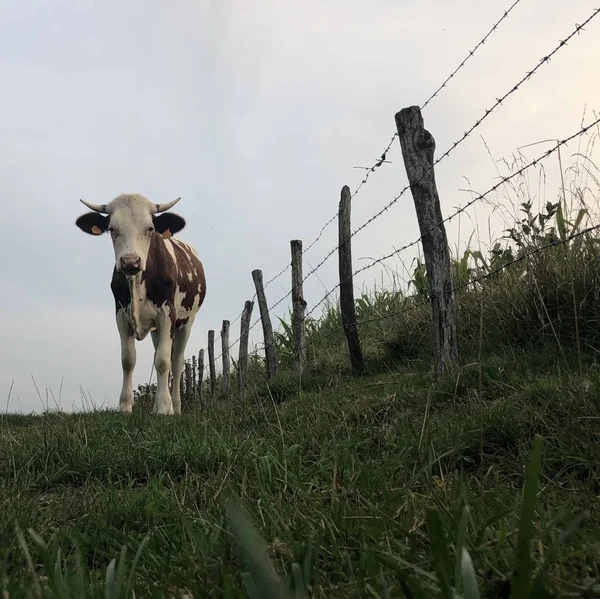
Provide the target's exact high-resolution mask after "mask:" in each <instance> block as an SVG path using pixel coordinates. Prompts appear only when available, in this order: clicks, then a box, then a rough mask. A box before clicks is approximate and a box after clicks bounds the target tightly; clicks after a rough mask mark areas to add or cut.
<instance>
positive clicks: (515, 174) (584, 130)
mask: <svg viewBox="0 0 600 599" xmlns="http://www.w3.org/2000/svg"><path fill="white" fill-rule="evenodd" d="M598 124H600V118H598V119H596V120H595V121H593V122H592V123H590V124H589V125H587V126H585V127H582V128H581V129H580V130H579V131H577V132H576V133H573V135H570V136H569V137H566V138H565V139H563V140H561V141H559V142H557V143H556V145H554V146H553V147H552V148H550V149H549V150H547V151H546V152H544V153H543V154H541V155H540V156H538V157H537V158H534V159H533V160H531V161H530V162H528V163H527V164H525V165H524V166H522V167H521V168H520V169H518V170H516V171H515V172H513V173H511V174H510V175H508V176H506V177H502V178H501V179H500V181H499V182H498V183H496V184H495V185H493V186H492V187H490V188H489V189H488V190H487V191H485V192H484V193H481V194H477V195H476V196H475V197H474V198H473V199H472V200H469V201H468V202H467V203H466V204H465V205H464V206H462V207H461V208H458V209H457V210H456V211H455V212H453V213H452V214H450V215H449V216H447V217H445V218H443V219H442V220H441V221H440V222H438V223H436V224H435V225H433V227H431V228H430V229H429V230H428V231H426V232H425V233H423V234H422V235H421V236H420V237H418V238H417V239H415V240H414V241H411V242H410V243H407V244H406V245H403V246H402V247H400V248H398V249H396V250H394V251H393V252H391V253H389V254H386V255H385V256H381V258H377V260H373V261H372V262H370V263H369V264H367V265H365V266H362V267H361V268H359V269H357V270H356V271H354V272H353V273H352V277H355V276H356V275H358V274H361V273H362V272H364V271H366V270H369V269H370V268H373V266H375V265H377V264H381V263H383V262H385V261H386V260H389V259H390V258H393V257H394V256H397V255H398V254H400V253H401V252H403V251H405V250H407V249H409V248H411V247H413V246H415V245H417V244H418V243H419V242H421V241H423V238H424V237H425V236H426V235H429V234H430V233H432V232H433V231H434V230H435V229H437V228H438V227H441V226H442V225H443V224H444V223H446V222H449V221H451V220H452V219H453V218H455V217H456V216H458V215H459V214H461V213H462V212H464V211H465V210H467V209H468V208H470V207H471V206H472V205H473V204H474V203H475V202H478V201H479V200H482V199H484V198H485V197H486V196H488V195H490V194H491V193H493V192H494V191H496V190H497V189H498V188H500V187H502V186H503V185H504V184H506V183H508V182H509V181H510V180H511V179H514V178H515V177H518V176H519V175H522V174H523V173H524V172H525V171H526V170H528V169H529V168H531V167H533V166H536V165H537V164H538V163H539V162H541V161H542V160H545V159H546V158H548V156H550V155H551V154H553V153H554V152H556V151H558V150H559V149H560V148H561V147H562V146H564V145H565V144H567V143H569V142H570V141H572V140H573V139H575V138H576V137H580V136H581V135H583V134H584V133H587V132H588V131H589V130H590V129H591V128H593V127H595V126H596V125H598ZM347 280H348V279H347ZM342 282H346V281H342ZM342 282H340V283H338V284H337V285H336V286H335V287H333V288H332V289H331V290H330V291H328V292H327V293H326V294H325V295H324V296H323V297H322V298H321V299H320V300H319V301H318V302H317V303H316V304H315V305H314V306H313V308H312V309H311V310H310V311H309V312H308V314H306V317H308V316H310V315H311V314H312V313H313V312H314V311H315V310H316V309H317V308H318V307H319V306H320V305H321V304H322V303H323V302H324V301H325V300H326V299H327V298H328V297H329V296H331V294H332V293H334V292H335V290H336V289H338V288H339V287H340V285H341V284H342Z"/></svg>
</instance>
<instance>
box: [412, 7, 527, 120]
mask: <svg viewBox="0 0 600 599" xmlns="http://www.w3.org/2000/svg"><path fill="white" fill-rule="evenodd" d="M520 1H521V0H516V1H515V2H513V4H512V5H511V6H510V8H508V9H507V10H505V11H504V14H503V15H502V16H501V17H500V18H499V19H498V20H497V21H496V22H495V23H494V25H493V26H492V28H491V29H490V30H489V31H488V32H487V33H486V34H485V36H484V37H483V39H482V40H481V41H480V42H479V43H478V44H477V45H476V46H475V47H474V48H473V49H472V50H470V51H469V53H468V54H467V56H466V57H465V58H464V60H463V61H462V62H461V63H460V64H459V65H458V66H457V67H456V69H454V71H452V73H450V75H449V76H448V77H447V78H446V80H445V81H444V82H443V83H442V85H440V86H439V87H438V88H437V89H436V90H435V91H434V92H433V94H431V96H429V98H427V100H426V101H425V103H424V104H423V105H422V106H421V110H423V109H424V108H425V106H427V104H429V102H431V100H433V99H434V98H435V97H436V96H437V95H438V94H439V93H440V92H441V91H442V89H444V88H445V87H446V85H448V83H449V81H450V80H451V79H452V78H453V77H454V76H455V75H456V74H457V73H458V71H460V70H461V69H462V68H463V67H464V66H465V64H466V63H467V61H468V60H469V59H470V58H471V57H472V56H473V55H474V54H475V52H477V50H479V48H480V47H481V46H483V44H485V42H486V41H487V39H488V38H489V37H490V35H492V33H494V31H496V29H498V26H499V25H500V23H502V21H504V19H506V17H508V15H509V13H510V12H511V11H512V9H513V8H514V7H515V6H516V5H517V4H519V2H520Z"/></svg>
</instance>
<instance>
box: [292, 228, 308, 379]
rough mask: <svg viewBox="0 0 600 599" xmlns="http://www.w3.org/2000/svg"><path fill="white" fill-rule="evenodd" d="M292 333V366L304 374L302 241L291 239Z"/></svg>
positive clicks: (304, 305) (304, 303)
mask: <svg viewBox="0 0 600 599" xmlns="http://www.w3.org/2000/svg"><path fill="white" fill-rule="evenodd" d="M290 247H291V249H292V332H293V335H294V366H295V368H296V372H297V373H298V374H302V373H303V372H304V365H305V363H306V343H305V341H304V338H305V328H304V311H305V309H306V302H305V301H304V293H303V290H302V241H301V240H300V239H292V241H290Z"/></svg>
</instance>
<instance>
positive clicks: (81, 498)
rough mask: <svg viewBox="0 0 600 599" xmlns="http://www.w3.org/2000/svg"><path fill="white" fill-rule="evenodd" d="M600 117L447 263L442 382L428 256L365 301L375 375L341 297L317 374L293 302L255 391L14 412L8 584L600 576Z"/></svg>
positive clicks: (429, 590)
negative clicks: (447, 353) (295, 353)
mask: <svg viewBox="0 0 600 599" xmlns="http://www.w3.org/2000/svg"><path fill="white" fill-rule="evenodd" d="M595 139H596V137H594V136H592V137H591V138H590V141H589V144H588V147H587V149H586V151H585V153H586V156H587V157H586V156H583V155H582V154H576V155H575V164H574V165H573V166H571V167H569V168H568V169H566V170H565V171H564V173H562V179H561V182H562V186H561V187H562V189H561V191H560V194H559V196H560V197H559V199H558V201H557V202H555V203H546V204H545V205H544V206H543V207H542V208H541V209H540V212H539V213H538V214H534V212H535V210H534V209H533V203H532V201H531V197H532V195H535V194H534V192H533V191H532V189H533V187H532V185H531V184H530V183H531V182H527V181H520V182H519V181H515V182H514V183H513V184H512V185H513V188H512V193H513V195H514V196H515V201H514V202H513V204H514V205H516V206H519V205H520V211H519V214H518V215H516V217H515V222H514V225H513V226H511V227H509V230H508V240H503V241H502V243H498V244H496V245H493V246H492V247H491V248H489V249H487V250H485V251H484V250H483V249H481V248H480V249H479V250H476V251H475V250H473V249H468V250H467V251H465V252H463V253H462V254H461V255H460V257H458V258H456V260H454V261H453V269H454V278H455V282H456V284H457V285H461V289H460V291H459V292H458V293H457V305H458V336H459V349H460V356H461V359H460V365H458V367H457V368H456V369H455V370H454V371H452V372H449V373H446V374H445V375H444V376H442V377H441V378H439V379H437V380H433V379H432V376H431V364H432V323H431V316H430V308H429V306H428V303H427V296H428V283H427V276H426V272H425V270H424V267H423V265H422V264H421V263H417V265H416V267H415V269H414V271H413V278H412V280H411V281H410V284H408V286H407V285H396V286H394V288H393V289H391V290H390V289H380V290H376V291H368V292H365V293H364V294H363V295H362V296H361V297H360V298H358V299H357V302H356V307H357V312H358V319H359V322H361V323H362V324H361V326H360V334H361V342H362V346H363V350H364V354H365V358H366V360H365V361H366V365H367V368H366V373H365V374H364V375H362V376H360V377H357V376H353V375H352V374H351V373H350V372H349V363H348V355H347V347H346V343H345V339H344V337H343V334H342V332H341V331H340V313H339V308H338V307H337V306H336V305H330V306H328V307H327V309H326V310H325V312H324V314H323V315H322V317H321V318H319V319H317V320H309V321H308V322H307V338H308V343H309V351H308V364H307V371H306V373H305V375H304V376H303V377H302V378H301V379H299V378H298V377H297V375H295V374H294V371H293V369H292V367H291V366H292V364H291V358H292V344H291V338H290V330H289V327H287V326H286V323H285V322H282V323H281V327H280V331H279V333H278V335H277V349H278V356H279V374H278V377H277V379H276V380H275V381H273V382H271V383H267V382H266V380H265V377H264V365H263V363H262V360H260V359H258V358H257V357H256V356H252V359H251V365H250V373H249V381H250V389H249V392H248V394H247V397H246V400H245V401H241V400H240V399H239V398H236V397H230V398H218V399H217V400H216V401H215V402H211V403H213V405H211V408H210V410H208V411H197V410H194V409H191V408H190V406H189V405H187V406H186V408H187V410H186V412H184V414H183V415H182V416H181V417H173V418H159V417H155V416H152V415H151V414H149V413H148V409H147V408H148V405H149V404H150V403H151V402H150V400H151V397H149V396H148V393H146V392H144V390H143V389H140V391H141V393H138V397H137V400H138V401H137V403H136V404H135V407H134V414H133V415H132V416H129V417H127V416H123V415H120V414H118V413H115V412H110V411H104V412H93V413H84V414H72V415H65V414H52V413H49V414H44V415H41V416H22V415H5V416H0V591H2V592H3V593H4V595H3V598H15V597H56V598H66V597H107V598H109V599H116V598H117V597H128V598H129V597H133V596H135V597H184V596H187V597H189V596H193V597H195V598H198V597H251V598H253V599H254V598H258V597H260V598H268V597H287V596H289V597H294V598H296V599H300V598H302V597H307V596H310V597H336V598H351V597H371V598H373V599H377V598H381V599H384V598H387V597H407V598H411V597H415V598H429V597H444V598H448V599H450V598H452V599H454V598H457V597H464V598H465V599H475V598H476V597H497V598H501V597H507V598H508V597H510V598H511V599H524V598H534V597H535V598H541V597H600V558H599V556H600V363H599V361H598V355H599V354H598V350H599V349H600V292H599V291H598V290H599V289H600V260H598V254H599V245H600V243H599V242H600V239H599V237H598V234H597V233H595V232H594V233H586V234H585V235H580V236H578V237H576V238H574V239H572V240H569V238H570V237H571V236H572V235H573V234H574V233H578V232H580V231H581V230H583V229H584V228H585V227H589V226H590V225H593V224H594V223H595V222H597V217H596V218H593V215H592V209H594V208H595V207H596V204H594V201H596V202H597V199H598V197H600V195H599V194H598V189H599V188H600V184H599V182H598V173H599V172H600V171H598V169H597V168H596V167H595V166H594V165H593V163H591V161H590V159H589V155H590V154H591V152H592V149H593V144H594V141H595ZM518 166H519V162H518V160H517V162H516V164H515V165H514V167H515V168H518ZM542 174H543V173H542ZM542 174H540V173H538V175H540V179H539V180H540V181H541V180H542V178H543V177H542V176H541V175H542ZM524 178H525V177H523V179H524ZM532 178H535V175H532ZM594 194H595V195H594ZM590 195H591V201H590V198H589V197H588V196H590ZM567 197H568V198H570V200H571V203H570V205H567ZM594 198H595V200H594ZM584 207H585V208H584ZM551 240H562V241H565V243H563V244H562V245H560V246H557V247H553V248H550V249H547V250H544V251H540V252H538V253H535V254H534V255H532V256H531V257H530V258H526V259H524V260H522V261H519V262H517V263H515V264H512V265H511V266H510V267H508V268H506V269H505V270H503V271H502V272H495V270H496V269H497V268H498V267H499V266H503V265H506V264H507V263H509V262H511V261H512V260H514V259H515V258H518V257H519V256H523V255H524V254H527V253H529V252H531V251H532V250H536V249H538V248H540V247H541V246H544V245H545V244H547V243H548V241H551ZM482 275H489V276H488V278H486V279H485V280H482V281H479V280H478V279H479V277H481V276H482ZM232 388H236V381H235V376H234V377H233V380H232ZM542 441H543V442H542Z"/></svg>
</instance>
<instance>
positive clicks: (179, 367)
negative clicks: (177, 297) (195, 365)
mask: <svg viewBox="0 0 600 599" xmlns="http://www.w3.org/2000/svg"><path fill="white" fill-rule="evenodd" d="M192 324H193V320H189V321H188V323H187V324H186V325H185V326H184V327H181V328H180V329H177V330H176V331H175V336H174V338H173V358H172V371H173V410H174V412H175V414H181V385H180V383H181V373H182V372H183V368H184V366H185V347H186V345H187V342H188V339H189V338H190V333H191V332H192Z"/></svg>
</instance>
